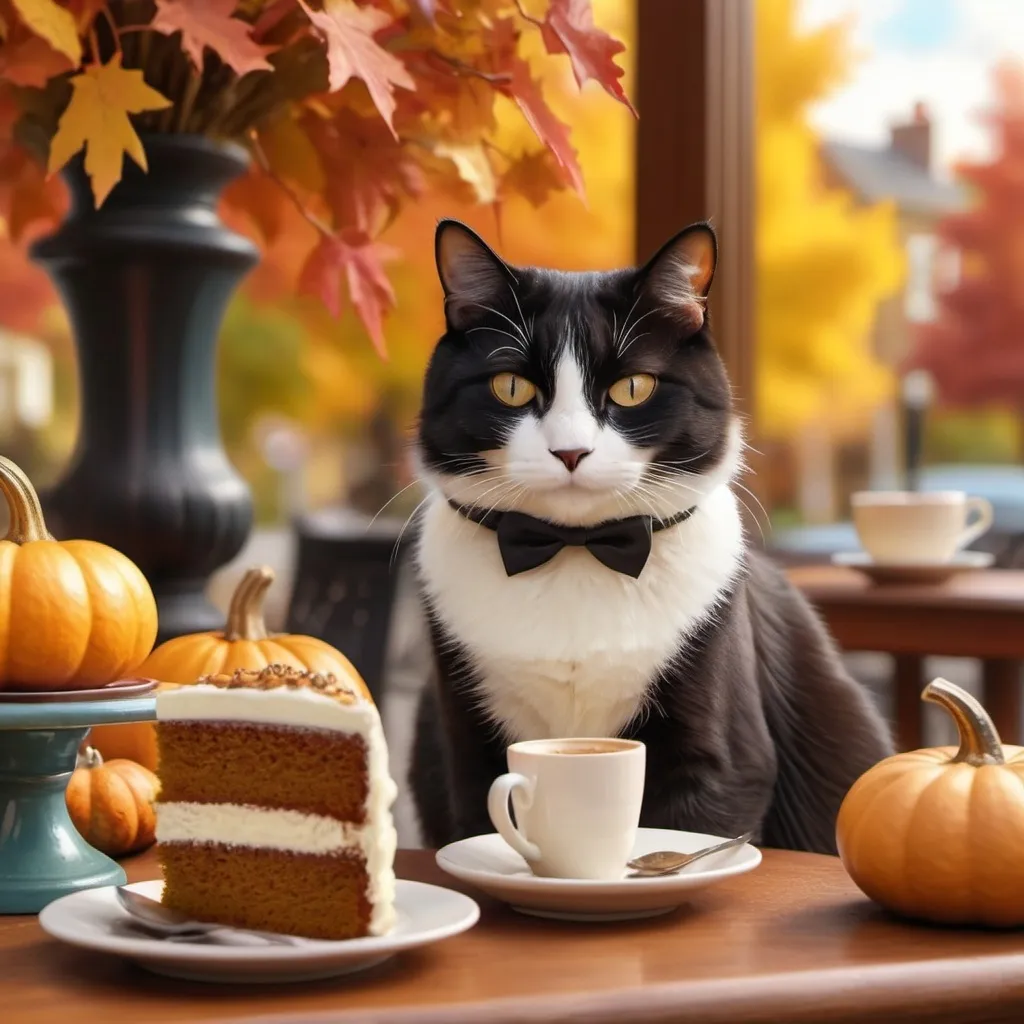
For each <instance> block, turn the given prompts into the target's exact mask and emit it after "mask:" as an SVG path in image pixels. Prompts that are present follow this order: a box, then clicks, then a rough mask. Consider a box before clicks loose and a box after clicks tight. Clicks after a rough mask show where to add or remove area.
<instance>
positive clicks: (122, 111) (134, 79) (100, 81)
mask: <svg viewBox="0 0 1024 1024" xmlns="http://www.w3.org/2000/svg"><path fill="white" fill-rule="evenodd" d="M71 85H72V87H73V92H72V94H71V101H70V102H69V103H68V105H67V107H66V108H65V110H64V113H63V114H61V117H60V121H59V122H58V124H57V132H56V134H55V135H54V137H53V141H52V142H51V143H50V159H49V162H48V170H49V172H50V174H53V173H55V172H56V171H59V170H60V169H61V168H62V167H63V166H64V165H65V164H66V163H67V162H68V161H69V160H70V159H71V158H72V157H73V156H74V155H75V154H76V153H77V152H78V151H79V150H81V149H82V148H83V147H85V171H86V173H87V174H88V175H89V177H90V179H91V180H92V192H93V197H94V198H95V201H96V206H97V207H99V206H101V205H102V204H103V200H104V199H106V198H107V196H108V195H109V194H110V190H111V189H112V188H113V187H114V186H115V185H116V184H117V183H118V182H119V181H120V180H121V167H122V164H123V159H124V154H125V153H127V154H128V155H129V156H130V157H131V158H132V159H133V160H134V161H135V162H136V163H137V164H138V165H139V166H140V167H141V168H142V169H143V170H146V169H147V168H146V154H145V152H144V151H143V148H142V141H141V140H140V139H139V137H138V135H136V134H135V129H134V128H133V127H132V123H131V121H130V120H129V119H128V115H129V114H139V113H142V111H144V110H163V109H164V108H165V107H169V106H170V105H171V104H170V100H168V99H167V98H166V97H164V96H161V95H160V93H158V92H157V91H156V90H155V89H151V88H150V87H149V86H148V85H146V83H145V81H144V79H143V77H142V72H141V71H136V70H134V69H129V68H123V67H121V54H119V53H115V54H114V56H113V57H111V58H110V61H109V62H108V63H106V64H90V65H89V66H88V67H86V68H85V70H84V71H83V72H82V73H81V74H78V75H75V76H74V78H72V79H71Z"/></svg>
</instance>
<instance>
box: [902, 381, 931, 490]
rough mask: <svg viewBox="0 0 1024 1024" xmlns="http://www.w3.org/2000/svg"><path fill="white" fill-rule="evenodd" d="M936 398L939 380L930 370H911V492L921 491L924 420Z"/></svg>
mask: <svg viewBox="0 0 1024 1024" xmlns="http://www.w3.org/2000/svg"><path fill="white" fill-rule="evenodd" d="M934 399H935V381H934V380H933V379H932V375H931V374H930V373H929V372H928V371H927V370H911V371H910V372H909V373H907V374H906V375H905V376H904V378H903V465H904V474H905V478H906V488H907V490H908V491H916V490H919V489H920V473H921V458H922V455H923V449H924V421H925V413H926V412H927V411H928V407H929V406H930V405H931V404H932V402H933V401H934Z"/></svg>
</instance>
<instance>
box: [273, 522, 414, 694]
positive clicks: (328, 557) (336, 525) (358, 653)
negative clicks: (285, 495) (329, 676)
mask: <svg viewBox="0 0 1024 1024" xmlns="http://www.w3.org/2000/svg"><path fill="white" fill-rule="evenodd" d="M402 527H403V523H402V522H401V521H397V522H396V521H394V520H387V521H384V520H377V521H376V522H375V523H373V524H372V525H370V524H369V521H368V520H367V519H364V518H360V517H357V516H356V515H354V514H353V513H351V512H347V511H333V510H328V511H323V512H315V513H311V514H309V515H306V516H302V517H300V518H299V519H298V520H297V521H296V522H295V537H296V548H297V550H296V564H295V582H294V585H293V587H292V594H291V600H290V602H289V606H288V614H287V620H286V625H285V628H286V630H287V631H288V632H289V633H305V634H306V635H308V636H315V637H318V638H319V639H321V640H324V641H326V642H327V643H329V644H331V645H332V646H334V647H337V648H338V650H340V651H341V652H342V653H343V654H345V656H346V657H347V658H348V659H349V660H350V661H351V662H352V664H353V665H354V666H355V667H356V670H357V671H358V672H359V674H360V675H361V676H362V677H363V679H364V680H365V682H366V685H367V686H368V687H369V689H370V692H371V693H372V694H373V698H374V700H375V701H376V702H377V704H378V706H381V704H382V701H383V697H384V694H383V685H384V662H385V658H386V655H387V647H388V636H389V633H390V629H391V614H392V608H393V606H394V600H395V590H396V583H397V580H398V573H399V566H400V562H401V560H402V559H403V558H405V557H406V555H407V554H408V551H409V544H410V541H411V533H412V528H411V527H410V528H409V529H406V530H405V532H404V533H403V532H402Z"/></svg>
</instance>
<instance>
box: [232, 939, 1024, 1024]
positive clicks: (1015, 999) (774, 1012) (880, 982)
mask: <svg viewBox="0 0 1024 1024" xmlns="http://www.w3.org/2000/svg"><path fill="white" fill-rule="evenodd" d="M908 973H912V976H911V977H908ZM922 988H925V989H927V990H928V991H929V992H930V994H931V998H930V1003H931V1005H933V1006H934V1005H936V1004H941V1006H942V1007H943V1009H944V1010H945V1011H946V1012H955V1011H958V1010H978V1011H980V1010H982V1009H984V1008H986V1007H988V1006H998V1007H999V1008H1000V1009H1001V1010H1005V1009H1007V1008H1008V1007H1009V1006H1011V1005H1013V1006H1017V1005H1019V1006H1021V1007H1024V953H1014V954H1007V955H1004V956H993V957H971V958H953V959H950V958H945V959H941V960H924V961H920V962H913V963H910V964H906V963H904V964H873V965H869V966H865V967H837V968H829V969H827V970H822V971H818V970H803V971H787V972H782V973H777V974H764V975H758V976H755V977H746V978H744V977H739V978H722V979H715V980H709V981H678V982H663V983H661V984H657V985H651V986H642V987H636V988H630V989H611V990H608V991H604V992H598V993H574V994H546V995H544V996H541V997H536V996H530V997H516V998H508V997H506V998H502V999H495V1000H487V1001H481V1000H473V1001H469V1002H465V1003H457V1004H454V1005H452V1004H448V1005H441V1004H438V1005H436V1006H430V1007H396V1008H394V1009H388V1008H384V1007H374V1008H372V1009H371V1008H368V1007H363V1008H353V1009H351V1010H341V1009H339V1010H335V1011H328V1010H317V1011H314V1012H313V1013H309V1014H302V1013H299V1014H296V1013H273V1014H259V1015H251V1016H246V1017H225V1018H223V1021H224V1024H328V1022H330V1024H366V1022H367V1020H368V1019H372V1020H373V1022H374V1024H479V1022H480V1021H481V1020H487V1022H488V1024H554V1022H557V1024H622V1021H623V1020H628V1021H629V1022H630V1024H664V1022H667V1021H688V1020H692V1021H700V1024H737V1022H742V1024H769V1022H777V1021H779V1020H785V1021H786V1022H787V1024H801V1022H806V1024H811V1022H817V1021H819V1020H821V1019H822V1017H823V1016H829V1019H833V1016H832V1015H835V1014H838V1016H835V1017H834V1019H835V1020H837V1021H842V1020H852V1019H854V1015H855V1016H856V1019H860V1018H861V1017H864V1018H867V1017H869V1016H871V1015H875V1014H883V1013H884V1014H899V1013H901V1012H903V1011H917V1012H920V1011H921V1010H922V1009H926V1008H927V1007H923V1006H922V1000H921V998H920V991H921V989H922ZM1000 996H1003V1000H1004V1001H1000V998H999V997H1000ZM1007 996H1009V997H1010V998H1011V1000H1012V1003H1007V1002H1006V1001H1005V999H1006V997H1007ZM844 1014H845V1015H846V1016H844Z"/></svg>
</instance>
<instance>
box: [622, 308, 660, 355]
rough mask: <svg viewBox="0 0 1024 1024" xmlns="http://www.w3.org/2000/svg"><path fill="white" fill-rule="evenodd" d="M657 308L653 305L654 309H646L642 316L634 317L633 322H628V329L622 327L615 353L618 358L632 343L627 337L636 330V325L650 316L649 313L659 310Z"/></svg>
mask: <svg viewBox="0 0 1024 1024" xmlns="http://www.w3.org/2000/svg"><path fill="white" fill-rule="evenodd" d="M659 309H660V307H658V306H655V307H654V309H649V310H647V312H646V313H644V314H643V315H642V316H638V317H637V318H636V319H635V320H634V321H633V323H632V324H630V326H629V329H628V330H626V329H624V330H623V334H622V340H621V341H620V342H619V346H618V349H617V354H618V356H619V358H622V355H623V353H624V352H625V351H626V349H627V348H629V346H630V345H631V344H632V342H631V341H630V340H629V338H630V335H631V334H632V333H633V332H634V331H635V330H636V329H637V328H638V327H639V326H640V324H642V323H643V322H644V321H645V320H646V319H647V318H648V317H649V316H650V315H651V314H652V313H657V312H658V311H659Z"/></svg>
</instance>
